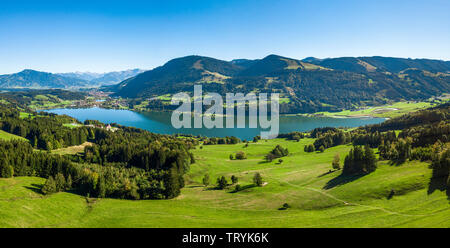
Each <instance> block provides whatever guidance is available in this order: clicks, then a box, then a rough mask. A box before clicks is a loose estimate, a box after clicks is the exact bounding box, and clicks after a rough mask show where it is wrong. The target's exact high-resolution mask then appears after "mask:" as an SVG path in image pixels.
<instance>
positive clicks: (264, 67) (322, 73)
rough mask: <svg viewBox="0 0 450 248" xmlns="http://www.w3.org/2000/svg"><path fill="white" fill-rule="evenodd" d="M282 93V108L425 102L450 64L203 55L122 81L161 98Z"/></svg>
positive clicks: (447, 85)
mask: <svg viewBox="0 0 450 248" xmlns="http://www.w3.org/2000/svg"><path fill="white" fill-rule="evenodd" d="M194 84H202V85H203V90H204V91H208V92H217V93H219V94H223V95H224V94H225V93H228V92H243V93H248V92H278V93H280V94H281V97H282V98H284V99H287V100H286V101H285V102H284V103H283V104H281V112H282V113H312V112H319V111H340V110H343V109H355V108H358V107H361V106H373V105H381V104H387V103H390V102H393V101H401V100H412V101H420V100H425V99H429V98H430V97H433V96H439V95H442V94H443V93H448V92H449V91H450V64H449V63H448V62H445V61H439V60H427V59H416V60H412V59H402V58H387V57H360V58H350V57H349V58H335V59H316V58H307V59H305V60H296V59H292V58H287V57H282V56H278V55H269V56H267V57H265V58H263V59H258V60H246V59H237V60H232V61H231V62H228V61H222V60H217V59H213V58H208V57H202V56H187V57H182V58H177V59H174V60H171V61H169V62H167V63H166V64H164V65H163V66H160V67H158V68H155V69H153V70H150V71H146V72H144V73H141V74H139V75H137V76H136V77H134V78H130V79H127V80H125V81H123V82H121V83H120V84H118V85H115V86H112V87H109V88H107V90H111V91H114V92H115V95H116V96H121V97H127V98H155V97H159V96H162V95H166V94H169V95H170V94H174V93H178V92H192V91H193V85H194Z"/></svg>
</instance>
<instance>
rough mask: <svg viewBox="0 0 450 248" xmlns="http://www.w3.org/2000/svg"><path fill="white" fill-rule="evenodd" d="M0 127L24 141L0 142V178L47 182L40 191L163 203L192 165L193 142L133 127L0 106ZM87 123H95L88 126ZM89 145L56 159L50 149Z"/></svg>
mask: <svg viewBox="0 0 450 248" xmlns="http://www.w3.org/2000/svg"><path fill="white" fill-rule="evenodd" d="M0 117H1V118H0V128H1V129H2V130H5V131H7V132H11V133H14V134H16V135H19V136H22V137H25V138H27V139H28V140H29V142H25V141H18V140H12V141H0V153H1V154H2V157H1V158H0V176H1V177H11V176H39V177H44V178H48V179H47V182H46V184H45V185H44V188H43V192H45V193H53V192H57V191H63V190H73V191H75V192H78V193H80V194H83V195H88V196H94V197H114V198H126V199H166V198H173V197H176V196H177V195H179V194H180V189H181V188H182V187H184V179H183V175H184V174H185V173H186V172H187V171H188V170H189V165H190V163H193V162H195V161H194V158H193V156H192V154H191V153H190V152H189V150H190V149H192V148H193V147H194V145H196V144H198V141H197V140H196V139H193V138H183V139H181V138H177V137H175V136H169V135H158V134H153V133H150V132H148V131H144V130H141V129H137V128H131V127H122V126H120V125H114V124H113V126H114V129H106V128H105V126H106V125H104V124H103V123H100V122H90V121H87V122H86V123H85V124H88V125H82V124H80V127H76V128H70V127H67V126H64V124H65V123H72V122H77V121H76V120H75V119H73V118H71V117H68V116H58V115H54V114H47V113H39V114H37V113H30V115H29V116H28V117H25V118H21V117H20V112H19V110H17V109H15V108H10V107H8V106H5V105H1V106H0ZM90 123H95V124H96V125H92V124H90ZM86 141H90V142H92V143H93V144H92V145H90V146H86V147H85V152H84V153H83V154H82V155H81V154H76V155H65V156H60V155H56V154H52V153H50V150H52V149H57V148H61V147H67V146H73V145H80V144H82V143H84V142H86Z"/></svg>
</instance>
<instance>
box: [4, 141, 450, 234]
mask: <svg viewBox="0 0 450 248" xmlns="http://www.w3.org/2000/svg"><path fill="white" fill-rule="evenodd" d="M311 142H312V140H311V139H305V140H302V141H301V142H293V141H284V140H272V141H268V142H265V141H260V142H259V143H257V144H253V143H250V146H249V147H248V148H243V144H238V145H216V146H204V148H203V149H197V150H195V155H196V157H197V163H196V164H194V165H192V167H191V171H190V173H189V174H188V176H187V186H186V187H185V188H184V189H183V190H182V194H181V195H180V196H179V197H178V198H176V199H172V200H147V201H129V200H117V199H99V200H90V201H87V200H86V199H85V198H83V197H81V196H79V195H75V194H71V193H57V194H54V195H51V196H43V195H41V194H39V193H38V189H39V187H40V186H41V185H42V184H43V183H44V179H42V178H30V177H19V178H14V179H0V227H450V219H449V218H448V216H450V201H449V200H448V197H447V195H446V193H445V192H441V191H434V192H433V193H431V194H428V193H427V189H428V183H429V178H430V174H431V170H430V169H428V166H427V164H426V163H421V162H415V161H414V162H409V163H407V164H404V165H402V166H391V165H388V164H386V163H384V162H381V163H380V165H379V169H378V170H377V171H376V172H374V173H372V174H370V175H367V176H364V177H362V178H358V179H356V180H354V181H351V182H348V183H346V184H342V185H338V186H334V187H332V188H329V189H324V187H325V186H326V185H327V183H328V185H329V184H330V182H335V181H336V179H335V178H336V177H337V176H338V175H339V174H340V172H332V173H329V174H326V172H328V171H329V169H330V161H331V160H332V158H333V156H334V155H335V154H336V153H340V154H341V158H343V157H344V156H345V154H346V153H347V152H348V150H349V149H350V147H349V146H339V147H334V148H330V149H328V150H326V152H325V153H323V154H319V153H311V154H307V153H304V152H303V146H304V145H305V144H309V143H311ZM275 144H282V145H283V146H284V147H288V148H289V151H290V152H291V155H289V156H288V157H285V158H283V160H284V162H283V163H282V164H281V165H280V164H277V163H276V162H275V161H274V162H271V163H264V162H262V157H263V155H264V154H265V153H267V152H268V151H269V150H271V149H272V148H273V147H274V146H275ZM239 150H244V151H246V152H247V154H248V156H249V158H248V159H247V160H244V161H230V160H229V158H228V157H229V154H230V153H232V152H236V151H239ZM256 171H259V172H260V173H261V174H262V175H263V178H264V180H265V181H266V182H268V184H267V185H266V186H264V187H252V182H251V181H252V180H251V179H252V176H253V174H254V172H256ZM205 173H209V174H210V175H211V179H212V181H213V182H214V181H215V179H216V178H217V177H218V176H221V175H225V176H227V177H228V179H229V177H230V176H231V175H236V176H238V177H239V183H240V184H241V185H242V186H243V187H244V188H245V187H248V188H247V189H245V190H243V191H240V192H238V193H231V192H232V189H231V188H230V189H228V190H214V189H213V188H212V187H211V188H208V189H205V188H204V187H202V186H201V185H200V182H201V179H202V177H203V175H204V174H205ZM333 179H334V181H332V180H333ZM392 188H394V189H395V190H396V192H398V194H399V195H396V196H394V198H393V199H391V200H387V199H386V196H387V195H388V194H389V191H390V190H391V189H392ZM400 194H401V195H400ZM285 202H287V203H289V204H290V205H291V206H292V208H291V209H288V210H278V208H279V207H281V205H282V204H283V203H285Z"/></svg>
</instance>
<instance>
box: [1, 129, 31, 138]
mask: <svg viewBox="0 0 450 248" xmlns="http://www.w3.org/2000/svg"><path fill="white" fill-rule="evenodd" d="M0 139H4V140H12V139H19V140H26V139H25V138H23V137H20V136H17V135H14V134H11V133H7V132H5V131H3V130H0Z"/></svg>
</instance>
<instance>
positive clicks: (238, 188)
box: [234, 184, 242, 192]
mask: <svg viewBox="0 0 450 248" xmlns="http://www.w3.org/2000/svg"><path fill="white" fill-rule="evenodd" d="M241 189H242V187H241V185H240V184H236V186H235V187H234V191H235V192H238V191H241Z"/></svg>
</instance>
